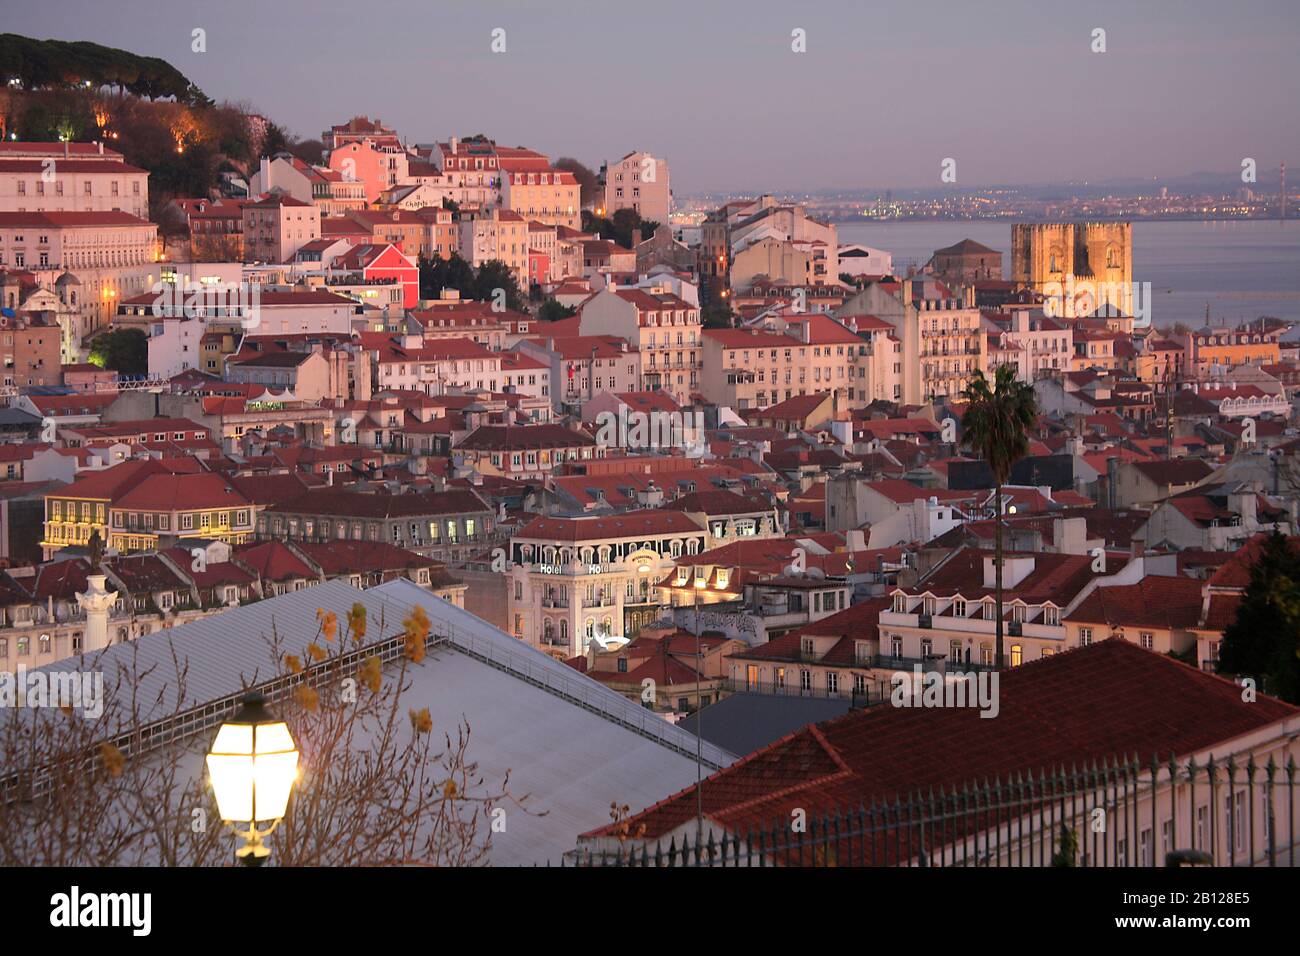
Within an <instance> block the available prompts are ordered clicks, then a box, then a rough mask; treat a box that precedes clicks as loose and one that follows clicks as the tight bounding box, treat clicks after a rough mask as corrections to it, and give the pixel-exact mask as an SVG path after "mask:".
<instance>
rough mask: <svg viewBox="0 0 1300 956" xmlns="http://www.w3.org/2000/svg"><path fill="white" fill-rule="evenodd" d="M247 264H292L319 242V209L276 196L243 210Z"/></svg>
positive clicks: (291, 198) (290, 198) (289, 197)
mask: <svg viewBox="0 0 1300 956" xmlns="http://www.w3.org/2000/svg"><path fill="white" fill-rule="evenodd" d="M243 212H244V261H245V262H289V261H291V260H292V259H293V257H294V255H295V254H296V253H297V252H298V250H299V249H300V248H302V247H303V246H304V245H306V244H307V243H309V242H311V241H312V240H313V239H319V238H320V208H319V207H318V206H315V205H313V204H312V203H309V202H303V201H302V200H301V199H294V198H293V197H291V196H283V195H277V196H272V197H270V198H267V199H263V200H261V201H260V202H254V203H249V204H248V205H246V206H244V210H243Z"/></svg>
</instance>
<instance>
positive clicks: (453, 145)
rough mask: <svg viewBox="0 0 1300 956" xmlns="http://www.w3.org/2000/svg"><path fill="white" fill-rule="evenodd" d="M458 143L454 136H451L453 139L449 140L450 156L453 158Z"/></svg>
mask: <svg viewBox="0 0 1300 956" xmlns="http://www.w3.org/2000/svg"><path fill="white" fill-rule="evenodd" d="M458 142H459V141H458V140H457V139H456V137H455V136H453V137H452V138H451V155H453V156H455V155H456V146H457V144H458Z"/></svg>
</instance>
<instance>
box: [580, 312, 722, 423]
mask: <svg viewBox="0 0 1300 956" xmlns="http://www.w3.org/2000/svg"><path fill="white" fill-rule="evenodd" d="M578 315H579V317H580V318H579V328H580V329H581V330H582V334H583V335H615V336H618V337H619V338H621V339H623V340H624V341H626V342H627V343H628V344H629V345H631V346H632V347H634V348H635V349H636V350H637V351H638V352H639V353H640V355H641V384H640V388H638V389H637V391H645V392H653V391H654V390H655V389H659V388H662V389H663V390H664V391H666V392H668V393H669V394H671V395H672V396H673V398H674V399H675V400H676V401H677V402H679V403H681V404H689V403H690V401H691V395H692V394H693V393H695V392H697V391H699V388H700V375H701V372H702V369H703V364H702V345H701V340H700V331H701V329H700V310H699V309H698V308H697V307H696V306H694V305H691V303H689V302H686V301H685V300H683V299H680V298H678V297H677V296H675V295H673V294H672V293H671V292H667V291H655V290H653V289H650V290H647V289H618V290H611V289H603V290H602V291H600V292H598V293H596V294H595V295H594V296H592V297H591V298H590V299H589V300H587V302H586V303H585V304H584V305H583V306H582V310H581V311H580V312H579V313H578Z"/></svg>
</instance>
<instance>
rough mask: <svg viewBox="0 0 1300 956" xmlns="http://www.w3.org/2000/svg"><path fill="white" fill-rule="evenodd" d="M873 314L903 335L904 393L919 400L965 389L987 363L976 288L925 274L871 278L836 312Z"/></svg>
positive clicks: (898, 335)
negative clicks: (951, 286) (958, 287)
mask: <svg viewBox="0 0 1300 956" xmlns="http://www.w3.org/2000/svg"><path fill="white" fill-rule="evenodd" d="M853 315H870V316H874V317H876V318H878V319H883V320H884V321H886V322H888V323H889V324H890V325H892V326H893V327H894V331H893V333H892V335H893V337H894V338H895V339H897V340H898V342H899V344H900V346H901V348H900V349H899V351H898V353H897V355H898V361H897V363H896V364H897V365H898V366H899V372H898V374H899V377H900V381H899V387H900V395H899V399H900V400H901V401H902V402H903V403H904V404H906V405H919V404H921V403H923V402H926V401H929V400H930V399H932V398H942V397H954V396H956V395H958V394H960V393H961V391H962V389H964V388H965V387H966V383H967V382H968V381H970V377H971V375H973V374H974V372H975V370H976V369H981V370H983V369H985V368H986V367H987V365H988V358H987V356H988V340H987V336H986V335H985V333H984V332H983V331H982V328H981V316H980V311H979V309H977V308H976V307H975V294H974V290H973V289H971V288H967V289H964V290H959V291H957V292H954V291H953V290H951V289H949V288H948V287H947V286H946V285H944V284H943V283H942V282H936V281H934V280H923V279H917V280H912V279H904V280H903V281H901V282H897V281H880V282H872V283H870V284H868V285H867V287H866V288H865V289H863V290H862V291H861V292H859V293H858V294H857V295H855V296H853V297H852V298H851V299H849V300H848V301H847V302H845V303H844V305H843V306H841V307H840V308H839V309H837V310H836V312H835V316H836V317H837V318H840V317H843V318H845V320H846V321H847V318H848V317H849V316H853Z"/></svg>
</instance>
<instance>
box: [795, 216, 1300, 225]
mask: <svg viewBox="0 0 1300 956" xmlns="http://www.w3.org/2000/svg"><path fill="white" fill-rule="evenodd" d="M813 218H818V217H817V216H814V217H813ZM824 221H825V222H832V223H834V224H835V225H837V226H843V225H851V226H874V225H908V224H911V223H935V222H987V223H994V224H996V223H1017V222H1026V223H1047V222H1276V223H1285V222H1295V221H1296V220H1295V219H1293V218H1292V219H1282V218H1280V217H1278V216H1087V217H1064V218H1055V219H1044V218H1041V217H1025V218H1021V217H1018V216H998V217H992V216H979V217H966V218H952V219H946V218H942V217H937V216H904V217H899V218H897V219H868V218H866V217H863V216H854V217H852V218H844V217H831V218H828V219H825V220H824Z"/></svg>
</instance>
